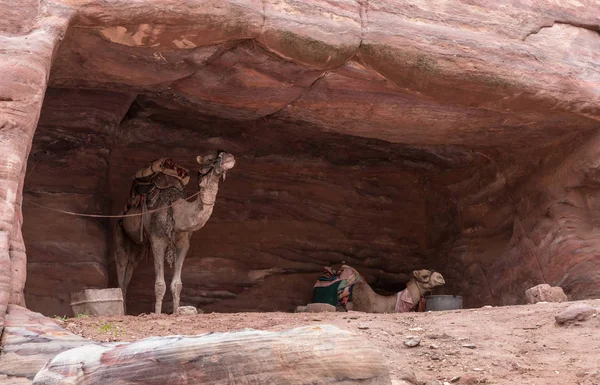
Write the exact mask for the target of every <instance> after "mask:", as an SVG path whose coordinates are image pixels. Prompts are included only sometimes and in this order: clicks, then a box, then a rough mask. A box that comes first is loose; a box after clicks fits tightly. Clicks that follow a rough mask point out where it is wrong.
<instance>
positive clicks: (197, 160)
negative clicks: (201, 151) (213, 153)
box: [196, 155, 202, 164]
mask: <svg viewBox="0 0 600 385" xmlns="http://www.w3.org/2000/svg"><path fill="white" fill-rule="evenodd" d="M196 162H198V163H199V164H202V157H201V156H200V155H198V156H197V157H196Z"/></svg>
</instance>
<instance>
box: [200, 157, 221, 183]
mask: <svg viewBox="0 0 600 385" xmlns="http://www.w3.org/2000/svg"><path fill="white" fill-rule="evenodd" d="M223 155H225V151H222V150H219V151H217V159H215V160H214V161H213V162H212V165H211V166H210V168H209V169H208V171H206V172H205V173H202V172H201V171H200V170H198V184H200V181H201V180H202V178H204V177H205V176H207V175H208V174H210V173H211V172H214V173H215V174H216V175H219V176H220V175H223V173H224V172H225V170H223V169H221V170H222V171H221V172H218V171H216V168H217V167H221V164H222V163H223Z"/></svg>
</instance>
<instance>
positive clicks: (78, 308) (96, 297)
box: [71, 289, 124, 316]
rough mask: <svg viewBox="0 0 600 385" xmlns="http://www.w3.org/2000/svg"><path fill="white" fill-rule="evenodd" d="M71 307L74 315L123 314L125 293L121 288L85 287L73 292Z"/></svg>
mask: <svg viewBox="0 0 600 385" xmlns="http://www.w3.org/2000/svg"><path fill="white" fill-rule="evenodd" d="M71 309H72V310H73V314H74V315H78V314H87V315H90V316H106V315H123V314H124V311H123V293H122V292H121V289H85V290H83V291H78V292H75V293H71Z"/></svg>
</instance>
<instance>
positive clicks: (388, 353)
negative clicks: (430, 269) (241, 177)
mask: <svg viewBox="0 0 600 385" xmlns="http://www.w3.org/2000/svg"><path fill="white" fill-rule="evenodd" d="M575 303H586V304H589V305H591V306H593V307H595V308H596V309H600V300H587V301H579V302H569V303H540V304H536V305H526V306H510V307H485V308H480V309H465V310H460V311H445V312H429V313H404V314H366V313H359V312H348V313H297V314H294V313H227V314H224V313H212V314H199V315H194V316H172V315H160V316H156V315H153V314H152V315H141V316H138V317H130V316H127V317H97V318H96V317H80V318H72V319H68V320H66V322H65V325H66V327H67V328H68V329H69V330H70V331H72V332H74V333H76V334H79V335H82V336H84V337H86V338H89V339H94V340H99V341H133V340H137V339H141V338H144V337H148V336H162V335H171V334H201V333H204V332H209V331H213V332H223V331H232V330H238V329H244V328H254V329H261V330H284V329H289V328H293V327H296V326H301V325H308V324H323V323H327V324H333V325H336V326H338V327H340V328H342V329H347V330H351V331H353V332H355V333H357V334H359V335H362V336H364V337H366V338H367V339H368V340H369V341H371V342H372V343H373V344H375V345H376V346H377V347H378V348H379V350H380V351H381V352H382V355H383V357H384V358H385V359H386V360H387V361H388V364H389V368H390V374H391V377H392V379H393V382H394V384H443V383H444V382H447V383H457V384H523V385H525V384H536V385H538V384H539V385H541V384H544V385H546V384H561V385H562V384H582V385H583V384H585V385H592V384H594V385H598V384H600V316H599V317H596V316H595V315H594V316H592V317H591V318H590V319H588V320H586V321H582V322H575V323H572V324H569V325H567V326H559V325H558V324H557V323H556V322H555V319H554V317H555V315H556V314H558V313H559V312H560V311H561V310H563V309H565V308H567V306H569V305H571V304H575ZM415 337H418V338H420V344H419V345H418V346H416V347H407V346H405V344H404V342H405V341H408V340H410V339H413V338H415ZM410 372H413V373H414V375H415V376H416V380H415V379H414V377H413V378H412V379H411V378H410ZM457 377H460V378H457ZM437 381H439V382H437Z"/></svg>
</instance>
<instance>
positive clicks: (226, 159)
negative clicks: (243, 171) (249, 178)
mask: <svg viewBox="0 0 600 385" xmlns="http://www.w3.org/2000/svg"><path fill="white" fill-rule="evenodd" d="M233 166H235V158H234V157H233V155H231V154H225V155H223V157H222V158H221V164H220V165H219V167H218V168H219V169H220V170H221V171H227V170H230V169H232V168H233Z"/></svg>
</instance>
